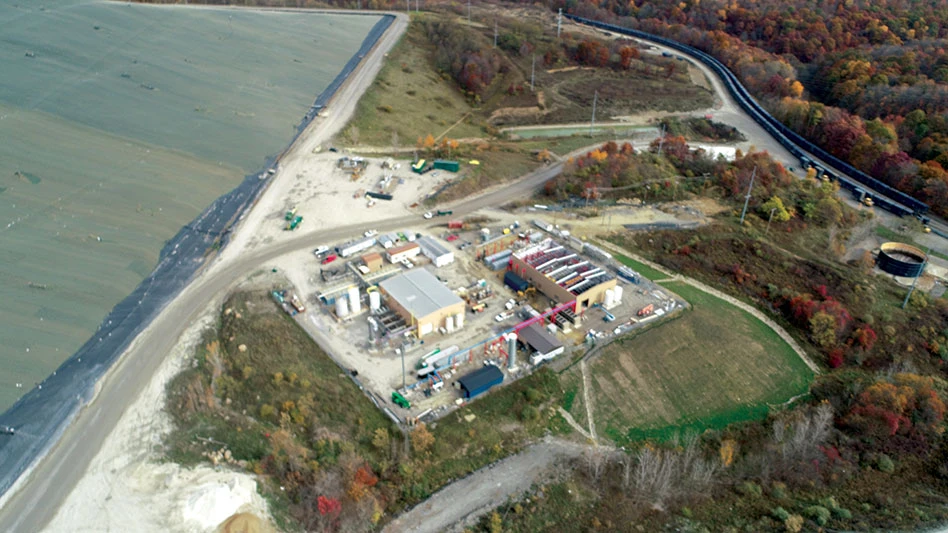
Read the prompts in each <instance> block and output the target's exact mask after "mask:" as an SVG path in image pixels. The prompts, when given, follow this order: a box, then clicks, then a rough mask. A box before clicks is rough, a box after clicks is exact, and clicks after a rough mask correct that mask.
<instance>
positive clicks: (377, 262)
mask: <svg viewBox="0 0 948 533" xmlns="http://www.w3.org/2000/svg"><path fill="white" fill-rule="evenodd" d="M362 262H363V263H364V264H365V267H366V268H368V269H369V272H375V271H376V270H378V269H380V268H382V256H381V255H379V253H378V252H372V253H368V254H365V255H363V256H362Z"/></svg>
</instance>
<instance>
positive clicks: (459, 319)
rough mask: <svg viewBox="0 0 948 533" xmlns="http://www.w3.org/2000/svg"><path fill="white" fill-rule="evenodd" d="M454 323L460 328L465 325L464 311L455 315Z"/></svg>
mask: <svg viewBox="0 0 948 533" xmlns="http://www.w3.org/2000/svg"><path fill="white" fill-rule="evenodd" d="M454 325H455V326H457V328H458V329H461V328H463V327H464V313H458V314H456V315H454Z"/></svg>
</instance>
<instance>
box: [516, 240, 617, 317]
mask: <svg viewBox="0 0 948 533" xmlns="http://www.w3.org/2000/svg"><path fill="white" fill-rule="evenodd" d="M510 269H511V270H513V271H514V272H515V273H517V275H519V276H520V277H522V278H523V279H525V280H527V281H529V282H530V283H532V284H533V285H534V286H535V287H536V288H537V290H538V291H540V292H542V293H543V294H545V295H546V296H547V297H548V298H550V299H552V300H553V301H555V302H556V303H558V304H561V303H566V302H569V301H570V300H574V299H575V300H576V305H575V306H574V308H573V311H574V312H575V313H576V314H579V313H582V312H583V311H585V310H586V309H589V308H590V307H591V306H592V305H593V304H597V303H598V304H601V303H603V302H604V301H605V297H606V290H608V289H611V288H613V287H615V286H616V278H615V277H614V276H611V275H609V273H608V272H606V270H605V269H603V268H602V267H600V266H597V265H596V264H594V263H592V262H591V261H590V260H589V259H588V258H586V257H584V256H582V255H580V254H579V253H577V252H576V251H575V250H572V249H570V248H566V247H564V246H562V245H560V244H559V243H557V242H556V241H554V240H553V239H545V240H543V241H541V242H539V243H537V244H535V245H533V246H530V247H527V248H524V249H523V250H520V251H518V252H516V253H514V254H513V257H512V258H511V261H510Z"/></svg>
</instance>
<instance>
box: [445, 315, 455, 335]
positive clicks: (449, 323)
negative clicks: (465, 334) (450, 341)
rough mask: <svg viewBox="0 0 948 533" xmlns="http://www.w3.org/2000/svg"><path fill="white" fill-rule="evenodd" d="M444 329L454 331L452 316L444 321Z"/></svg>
mask: <svg viewBox="0 0 948 533" xmlns="http://www.w3.org/2000/svg"><path fill="white" fill-rule="evenodd" d="M444 327H445V329H447V330H448V331H449V332H450V331H454V317H453V316H448V318H446V319H444Z"/></svg>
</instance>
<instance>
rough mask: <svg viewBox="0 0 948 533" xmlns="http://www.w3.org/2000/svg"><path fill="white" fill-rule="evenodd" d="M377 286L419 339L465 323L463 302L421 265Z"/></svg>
mask: <svg viewBox="0 0 948 533" xmlns="http://www.w3.org/2000/svg"><path fill="white" fill-rule="evenodd" d="M379 287H380V288H381V290H382V292H383V293H384V294H385V296H386V297H387V303H388V306H389V308H391V309H392V310H394V311H395V312H396V313H397V314H398V315H400V316H401V317H402V318H403V319H404V320H405V322H406V323H407V324H408V325H409V327H410V328H411V329H413V330H414V331H415V335H416V336H417V337H418V338H422V337H424V336H425V335H428V334H430V333H432V332H433V331H435V330H437V329H440V328H445V330H446V331H449V332H450V331H455V330H457V329H460V328H461V327H463V326H464V301H463V300H461V299H460V298H458V296H457V295H456V294H454V293H453V292H451V290H450V289H448V288H447V287H445V286H444V284H443V283H441V281H439V280H438V278H437V277H435V276H434V275H433V274H432V273H431V272H428V271H427V270H426V269H424V268H416V269H414V270H409V271H408V272H406V273H404V274H401V275H398V276H395V277H393V278H389V279H387V280H385V281H383V282H381V283H379Z"/></svg>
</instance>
